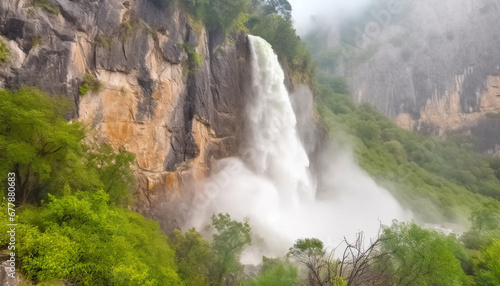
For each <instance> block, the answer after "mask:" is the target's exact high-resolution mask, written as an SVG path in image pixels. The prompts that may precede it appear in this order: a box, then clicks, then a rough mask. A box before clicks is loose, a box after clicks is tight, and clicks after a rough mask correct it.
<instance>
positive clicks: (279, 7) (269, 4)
mask: <svg viewBox="0 0 500 286" xmlns="http://www.w3.org/2000/svg"><path fill="white" fill-rule="evenodd" d="M271 13H274V14H279V15H281V16H283V18H284V19H285V20H287V21H289V22H291V21H292V5H290V2H288V0H266V1H265V3H264V15H267V14H271Z"/></svg>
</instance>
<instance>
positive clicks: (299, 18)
mask: <svg viewBox="0 0 500 286" xmlns="http://www.w3.org/2000/svg"><path fill="white" fill-rule="evenodd" d="M371 1H372V0H350V1H345V0H307V1H306V0H289V2H290V4H291V5H292V16H293V19H294V25H295V28H296V29H297V32H298V33H299V35H303V34H305V33H306V32H307V29H308V28H309V27H310V25H311V23H313V21H314V18H320V19H323V20H324V19H326V20H328V21H334V20H335V18H337V17H348V16H349V15H352V14H355V13H356V12H357V11H359V10H361V9H362V8H363V7H365V6H366V5H367V4H368V3H369V2H371Z"/></svg>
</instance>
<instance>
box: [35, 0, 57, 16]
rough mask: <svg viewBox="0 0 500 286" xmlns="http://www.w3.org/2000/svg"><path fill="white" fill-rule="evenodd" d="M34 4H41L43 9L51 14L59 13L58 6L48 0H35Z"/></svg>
mask: <svg viewBox="0 0 500 286" xmlns="http://www.w3.org/2000/svg"><path fill="white" fill-rule="evenodd" d="M35 1H36V4H37V5H39V6H41V7H42V8H43V9H45V10H47V12H49V13H52V14H56V15H57V14H59V12H60V10H59V7H57V6H56V5H54V4H52V3H51V2H50V1H49V0H35Z"/></svg>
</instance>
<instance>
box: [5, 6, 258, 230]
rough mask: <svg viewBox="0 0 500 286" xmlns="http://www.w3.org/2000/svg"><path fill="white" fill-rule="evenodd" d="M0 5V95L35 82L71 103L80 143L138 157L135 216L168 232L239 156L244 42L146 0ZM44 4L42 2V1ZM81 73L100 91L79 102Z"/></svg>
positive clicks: (247, 79)
mask: <svg viewBox="0 0 500 286" xmlns="http://www.w3.org/2000/svg"><path fill="white" fill-rule="evenodd" d="M36 3H39V2H36V1H35V2H33V1H30V0H8V1H1V3H0V33H1V35H0V39H1V40H2V41H3V42H5V43H7V46H8V47H9V50H10V58H9V60H8V62H7V63H4V64H2V65H1V66H0V88H2V87H4V88H18V87H20V86H23V85H26V86H35V87H38V88H40V89H42V90H44V91H46V92H48V93H50V94H65V95H67V96H68V97H70V98H71V99H72V101H73V102H74V108H73V111H72V113H71V114H69V115H68V118H77V120H79V121H81V122H82V123H83V124H84V125H85V126H86V128H87V130H88V136H87V141H89V142H95V143H107V144H110V145H111V146H112V147H113V148H114V149H115V150H117V151H118V150H125V151H129V152H131V153H133V154H135V156H136V162H135V166H134V170H135V173H136V177H137V194H136V195H137V202H136V204H135V208H136V210H138V211H140V212H141V213H143V214H145V215H148V216H150V217H154V218H156V219H158V220H159V221H160V222H161V223H162V226H163V227H164V229H169V228H171V227H172V226H175V225H176V224H177V222H176V221H175V219H176V218H179V212H182V211H184V210H181V209H179V208H178V206H179V205H181V204H179V202H186V203H189V202H190V200H191V199H192V197H193V195H194V191H195V190H196V189H197V184H198V183H199V182H201V181H202V180H203V179H204V178H205V177H206V176H207V175H208V174H209V171H210V166H211V164H212V163H213V162H214V160H217V159H219V158H224V157H228V156H232V155H235V154H236V153H237V151H238V146H239V140H240V131H241V130H242V128H241V124H242V123H241V121H240V118H241V116H240V115H241V112H243V106H244V98H245V96H246V90H248V88H247V86H246V85H248V84H250V77H251V76H250V74H251V73H250V70H249V69H250V67H249V64H248V63H249V61H248V57H249V55H250V53H249V47H248V39H247V36H246V35H245V34H239V35H230V36H226V35H225V33H224V32H222V31H219V30H207V29H206V28H205V27H204V26H203V24H201V23H198V22H195V21H193V20H192V19H190V18H189V17H188V16H187V13H184V12H183V9H182V7H180V6H179V5H177V4H165V2H162V1H154V0H135V1H134V0H129V1H120V0H106V1H92V0H90V1H83V0H80V1H70V0H49V1H46V2H43V3H46V4H44V5H40V4H39V5H36ZM40 3H42V2H40ZM86 74H90V75H92V76H94V77H95V78H97V79H98V80H99V81H100V82H101V83H102V85H103V88H102V89H100V90H95V91H94V92H93V91H89V92H87V93H86V94H85V95H80V92H79V88H80V86H82V84H84V78H85V75H86Z"/></svg>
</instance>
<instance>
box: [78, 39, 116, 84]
mask: <svg viewBox="0 0 500 286" xmlns="http://www.w3.org/2000/svg"><path fill="white" fill-rule="evenodd" d="M111 41H112V39H111V37H108V36H99V43H100V44H101V45H102V46H103V47H104V48H106V50H109V49H110V48H111ZM80 94H81V93H80Z"/></svg>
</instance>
